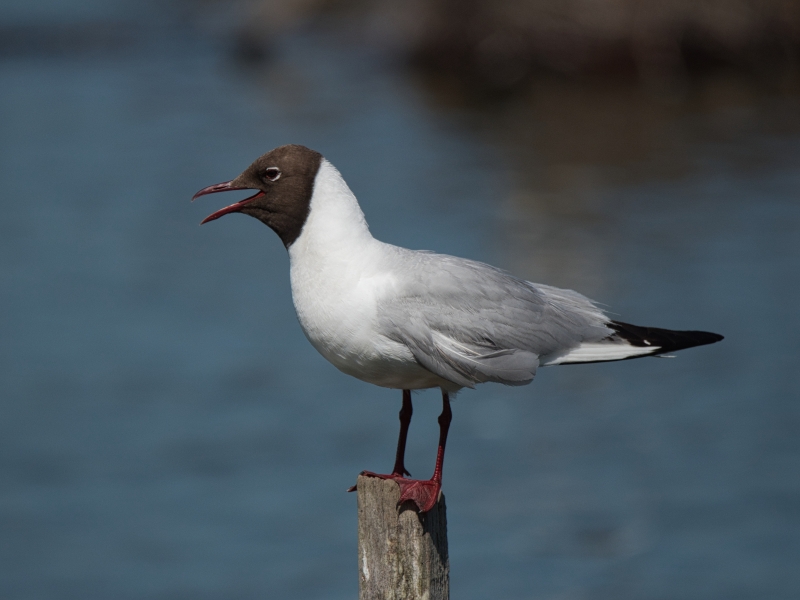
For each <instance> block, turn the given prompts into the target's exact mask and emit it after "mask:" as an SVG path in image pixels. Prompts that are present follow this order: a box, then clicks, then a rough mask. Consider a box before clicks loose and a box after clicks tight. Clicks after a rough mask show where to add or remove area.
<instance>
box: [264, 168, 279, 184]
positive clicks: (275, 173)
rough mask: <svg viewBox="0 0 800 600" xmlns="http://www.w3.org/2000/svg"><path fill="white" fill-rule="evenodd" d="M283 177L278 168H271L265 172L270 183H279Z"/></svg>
mask: <svg viewBox="0 0 800 600" xmlns="http://www.w3.org/2000/svg"><path fill="white" fill-rule="evenodd" d="M280 176H281V170H280V169H279V168H278V167H270V168H268V169H267V170H266V171H264V177H266V178H267V179H269V180H270V181H278V179H280Z"/></svg>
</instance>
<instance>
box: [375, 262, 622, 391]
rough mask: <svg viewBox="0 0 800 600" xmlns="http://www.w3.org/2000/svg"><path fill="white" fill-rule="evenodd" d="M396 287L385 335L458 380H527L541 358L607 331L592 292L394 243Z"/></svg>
mask: <svg viewBox="0 0 800 600" xmlns="http://www.w3.org/2000/svg"><path fill="white" fill-rule="evenodd" d="M396 260H397V263H398V264H397V266H396V268H397V271H398V272H402V273H403V276H402V278H401V280H402V282H403V283H402V284H401V285H400V289H399V290H398V291H399V292H400V293H395V294H392V296H391V297H388V298H386V299H385V300H384V301H382V302H381V304H380V307H379V308H380V310H379V314H380V315H381V329H382V331H383V332H384V335H386V336H387V337H390V338H392V339H394V340H395V341H398V342H401V343H403V344H405V345H406V346H407V347H408V348H409V350H410V351H411V352H412V353H413V355H414V357H415V359H416V360H417V362H419V363H420V364H421V365H422V366H423V367H425V368H426V369H428V370H429V371H432V372H433V373H435V374H437V375H438V376H440V377H442V378H444V379H447V380H449V381H452V382H453V383H455V384H457V385H459V386H463V387H474V385H475V384H477V383H483V382H487V381H493V382H498V383H504V384H506V385H524V384H526V383H530V381H531V380H532V379H533V377H534V375H535V374H536V369H537V368H538V366H539V364H540V362H544V359H545V358H549V357H552V356H556V355H559V354H563V353H567V352H569V351H570V350H572V349H574V348H576V347H578V346H579V345H580V344H581V343H583V342H585V341H587V340H600V339H603V338H605V337H607V336H608V335H609V334H610V333H612V331H611V330H610V329H609V328H608V327H607V326H606V323H607V322H608V318H607V317H606V316H605V315H604V314H603V312H602V311H601V310H600V309H598V308H597V307H596V306H595V305H594V304H593V303H592V302H591V301H590V300H589V299H587V298H586V297H584V296H582V295H580V294H578V293H577V292H573V291H571V290H561V289H558V288H552V287H549V286H542V285H535V284H532V283H530V282H527V281H524V280H521V279H517V278H515V277H513V276H511V275H509V274H507V273H505V272H504V271H501V270H500V269H496V268H495V267H491V266H489V265H485V264H483V263H478V262H473V261H468V260H465V259H460V258H456V257H452V256H445V255H439V254H432V253H422V252H413V251H403V250H402V249H398V256H397V257H396Z"/></svg>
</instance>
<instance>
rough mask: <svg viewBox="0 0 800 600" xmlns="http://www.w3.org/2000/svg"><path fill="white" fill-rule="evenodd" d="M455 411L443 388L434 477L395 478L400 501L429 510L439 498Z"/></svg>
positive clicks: (421, 509)
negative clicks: (451, 407) (422, 478)
mask: <svg viewBox="0 0 800 600" xmlns="http://www.w3.org/2000/svg"><path fill="white" fill-rule="evenodd" d="M452 420H453V412H452V411H451V410H450V397H449V396H448V394H447V392H445V391H444V390H442V414H440V415H439V448H438V449H437V451H436V467H435V468H434V469H433V477H431V478H430V479H428V480H427V481H420V480H418V479H405V478H399V479H395V481H397V484H398V485H399V486H400V500H399V501H400V502H401V503H402V502H405V501H406V500H411V501H412V502H413V503H414V504H416V505H417V508H418V509H419V511H420V512H428V511H429V510H430V509H432V508H433V507H434V505H435V504H436V502H437V501H438V500H439V492H441V491H442V465H443V464H444V448H445V445H446V444H447V432H448V431H449V429H450V421H452Z"/></svg>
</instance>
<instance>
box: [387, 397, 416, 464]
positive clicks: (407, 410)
mask: <svg viewBox="0 0 800 600" xmlns="http://www.w3.org/2000/svg"><path fill="white" fill-rule="evenodd" d="M413 414H414V407H413V406H412V405H411V390H403V407H402V408H401V409H400V415H399V416H400V435H399V437H398V438H397V455H396V456H395V459H394V469H392V475H398V476H400V477H403V476H404V475H408V476H409V477H411V473H409V472H408V471H407V470H406V465H405V458H406V438H408V426H409V425H411V415H413Z"/></svg>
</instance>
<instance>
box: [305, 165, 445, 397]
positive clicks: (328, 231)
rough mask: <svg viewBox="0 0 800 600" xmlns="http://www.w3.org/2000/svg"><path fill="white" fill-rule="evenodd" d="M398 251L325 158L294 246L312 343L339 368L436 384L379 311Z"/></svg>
mask: <svg viewBox="0 0 800 600" xmlns="http://www.w3.org/2000/svg"><path fill="white" fill-rule="evenodd" d="M391 252H392V247H391V246H388V245H387V244H383V243H382V242H379V241H378V240H376V239H375V238H373V237H372V235H371V234H370V232H369V228H368V227H367V223H366V220H365V219H364V214H363V213H362V212H361V208H360V207H359V206H358V202H357V201H356V198H355V196H354V195H353V193H352V192H351V191H350V189H349V188H348V187H347V184H346V183H345V182H344V180H343V179H342V177H341V175H339V172H338V171H337V170H336V169H335V168H334V167H333V165H331V164H330V163H329V162H328V161H326V160H323V162H322V164H321V166H320V169H319V172H318V173H317V177H316V180H315V184H314V192H313V195H312V197H311V204H310V210H309V215H308V218H307V219H306V222H305V225H304V226H303V230H302V232H301V234H300V236H299V237H298V238H297V240H295V242H294V243H293V244H292V245H291V246H290V247H289V259H290V263H291V283H292V296H293V299H294V306H295V310H296V311H297V317H298V319H299V321H300V325H301V327H302V328H303V331H304V333H305V334H306V337H307V338H308V339H309V341H310V342H311V344H312V345H313V346H314V347H315V348H316V349H317V350H318V351H319V352H320V354H322V356H324V357H325V358H326V359H327V360H328V361H330V362H331V363H333V365H335V366H336V367H337V368H338V369H339V370H341V371H343V372H345V373H347V374H348V375H352V376H354V377H357V378H359V379H362V380H364V381H368V382H369V383H373V384H375V385H380V386H383V387H391V388H405V389H421V388H427V387H436V386H439V385H441V384H442V382H443V380H441V379H440V378H439V377H437V376H436V375H434V374H433V373H431V372H430V371H428V370H426V369H424V368H422V367H421V366H419V364H418V363H417V362H416V360H415V359H414V357H413V355H412V354H411V352H410V351H409V350H408V348H406V347H405V346H404V345H403V344H400V343H398V342H395V341H393V340H390V339H389V338H387V337H385V336H383V335H381V333H380V330H379V323H378V314H377V307H378V303H379V301H380V299H381V298H382V297H383V296H384V295H385V294H391V293H393V291H394V289H395V278H394V275H393V273H392V272H391V270H388V269H387V268H386V265H387V264H388V263H389V261H388V260H387V259H388V258H389V254H391Z"/></svg>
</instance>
